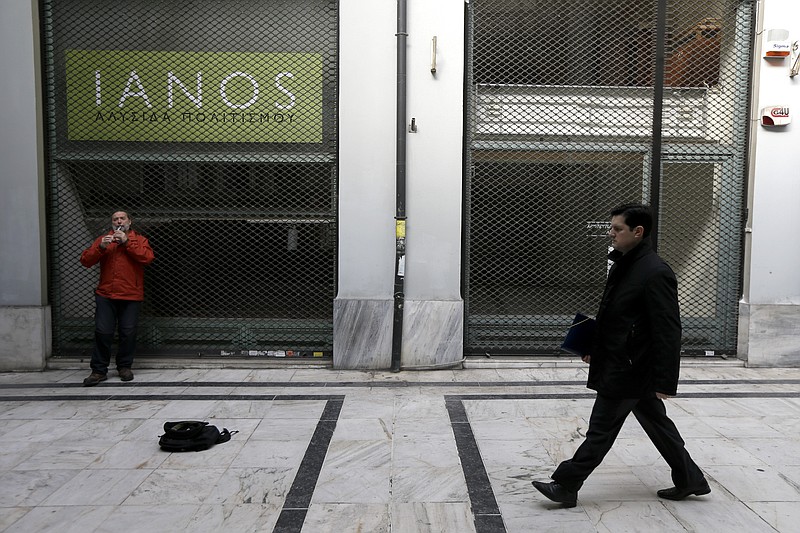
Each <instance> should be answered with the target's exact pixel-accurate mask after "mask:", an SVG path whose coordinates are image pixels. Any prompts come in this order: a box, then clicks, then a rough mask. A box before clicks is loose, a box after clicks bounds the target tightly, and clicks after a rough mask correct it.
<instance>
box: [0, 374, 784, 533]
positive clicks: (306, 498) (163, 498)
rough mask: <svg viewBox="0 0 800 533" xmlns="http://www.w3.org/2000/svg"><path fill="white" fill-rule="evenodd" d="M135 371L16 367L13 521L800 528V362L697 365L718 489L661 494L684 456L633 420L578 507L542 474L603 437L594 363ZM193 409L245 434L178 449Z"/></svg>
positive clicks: (66, 527) (227, 526)
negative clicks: (552, 494) (88, 380)
mask: <svg viewBox="0 0 800 533" xmlns="http://www.w3.org/2000/svg"><path fill="white" fill-rule="evenodd" d="M135 370H136V379H135V380H134V381H133V382H129V383H123V382H120V381H119V379H118V378H117V377H116V376H115V375H111V376H110V378H109V380H108V381H106V382H104V383H101V384H100V385H98V386H96V387H91V388H84V387H82V386H81V380H82V379H83V378H84V377H85V376H86V375H88V371H77V370H51V371H46V372H43V373H5V374H0V435H2V445H0V531H14V532H17V531H18V532H25V533H29V532H49V531H52V532H58V533H64V532H70V531H75V532H82V533H85V532H104V531H109V532H111V531H113V532H120V531H122V532H126V533H131V532H146V533H154V532H162V531H163V532H172V531H176V532H178V531H192V532H218V531H233V532H237V533H239V532H249V531H254V532H255V531H276V532H308V533H324V532H335V533H342V532H359V533H367V532H396V533H406V532H431V533H440V532H454V533H465V532H473V531H475V532H478V533H482V532H490V533H491V532H503V531H506V532H526V533H527V532H533V531H536V532H546V531H553V532H556V531H558V532H561V531H569V532H570V533H579V532H614V533H619V532H628V531H650V532H652V531H669V532H672V531H697V532H716V531H725V532H747V533H754V532H762V531H764V532H767V531H769V532H774V531H780V532H796V531H800V526H798V524H800V369H748V368H744V367H742V366H741V365H740V364H732V365H727V366H715V365H706V364H703V363H702V362H701V363H694V364H688V365H684V368H683V371H682V381H681V385H680V388H679V396H678V397H677V398H674V399H672V400H670V401H669V402H668V412H669V414H670V416H672V418H673V419H674V420H675V422H676V424H677V426H678V428H679V429H680V430H681V432H682V434H683V437H684V438H685V440H686V441H687V448H688V449H689V451H690V453H691V454H692V456H693V457H694V459H695V461H696V462H697V463H698V464H699V465H700V466H701V468H702V469H703V470H704V472H705V473H706V476H707V478H708V480H709V483H710V485H711V489H712V492H711V494H710V495H708V496H703V497H692V498H689V499H687V500H685V501H682V502H671V501H665V500H660V499H659V498H658V497H657V496H656V494H655V492H656V490H657V489H659V488H664V487H668V486H670V485H671V482H670V475H669V469H668V468H667V466H666V465H665V463H664V462H663V460H662V459H661V458H660V456H659V455H658V453H657V452H656V450H655V448H654V446H653V445H652V444H651V443H650V441H649V440H648V439H647V438H646V437H645V435H644V433H643V432H642V430H641V429H640V428H639V426H638V425H637V424H636V421H635V420H634V419H633V418H632V417H631V418H630V419H629V420H628V422H627V423H626V425H625V427H624V428H623V430H622V433H621V434H620V437H619V439H618V440H617V442H616V444H615V446H614V448H613V449H612V451H611V453H610V454H609V455H608V457H606V460H605V461H604V463H603V464H602V465H601V466H600V467H599V468H598V469H597V470H596V471H595V473H594V474H593V475H592V476H591V477H590V478H589V480H588V481H587V482H586V484H585V485H584V487H583V490H581V492H580V494H579V501H578V506H577V507H575V508H572V509H564V508H562V507H560V506H559V505H557V504H553V503H551V502H549V501H547V500H544V499H543V498H542V497H541V496H540V495H539V494H538V493H537V492H536V491H535V490H534V489H533V487H532V486H531V484H530V481H531V480H533V479H541V480H546V479H547V478H548V476H549V474H550V473H551V472H552V470H553V468H554V467H555V465H556V464H558V463H559V462H560V461H561V460H563V459H565V458H567V457H570V456H571V454H572V453H573V451H574V450H575V448H576V447H577V445H578V444H579V443H580V441H581V439H582V438H583V435H584V434H585V431H586V427H587V417H588V415H589V411H590V408H591V405H592V393H591V391H588V390H587V389H586V388H585V387H584V383H585V379H586V369H585V367H584V366H581V365H579V364H575V365H552V366H549V367H548V366H541V367H539V368H503V367H502V366H501V367H499V368H473V369H463V370H441V371H435V372H408V371H404V372H400V373H396V374H393V373H390V372H361V371H336V370H330V369H302V368H296V369H293V368H281V369H249V370H248V369H184V370H160V369H135ZM191 419H199V420H206V421H209V422H210V423H211V424H214V425H216V426H217V427H219V428H220V429H221V428H228V429H229V430H232V431H233V430H235V431H237V433H235V434H234V435H233V437H232V439H231V440H230V441H229V442H226V443H223V444H218V445H216V446H214V447H213V448H211V449H209V450H206V451H202V452H188V453H167V452H163V451H161V450H160V449H159V447H158V437H159V435H160V434H161V433H162V432H163V431H162V426H163V424H164V422H166V421H174V420H191Z"/></svg>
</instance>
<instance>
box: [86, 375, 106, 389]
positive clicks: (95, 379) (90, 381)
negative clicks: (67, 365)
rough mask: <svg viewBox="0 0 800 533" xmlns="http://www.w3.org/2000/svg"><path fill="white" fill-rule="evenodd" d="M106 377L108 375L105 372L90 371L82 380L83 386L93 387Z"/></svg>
mask: <svg viewBox="0 0 800 533" xmlns="http://www.w3.org/2000/svg"><path fill="white" fill-rule="evenodd" d="M107 379H108V376H106V375H105V374H100V373H99V372H92V373H91V374H89V377H88V378H86V379H84V380H83V386H84V387H94V386H95V385H97V384H98V383H100V382H101V381H105V380H107Z"/></svg>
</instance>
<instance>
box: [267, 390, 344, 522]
mask: <svg viewBox="0 0 800 533" xmlns="http://www.w3.org/2000/svg"><path fill="white" fill-rule="evenodd" d="M343 404H344V398H333V399H330V400H328V401H327V402H326V403H325V409H323V411H322V415H321V416H320V419H319V422H317V428H316V429H315V430H314V434H313V435H312V436H311V442H309V444H308V448H306V453H305V455H304V456H303V460H302V461H301V462H300V467H299V468H298V469H297V474H296V475H295V476H294V482H292V486H291V488H290V489H289V492H288V494H287V495H286V500H284V502H283V509H282V510H281V514H280V516H279V517H278V522H277V524H276V525H275V529H274V530H273V531H274V532H276V533H300V530H301V529H302V528H303V522H304V521H305V516H306V513H307V512H308V507H309V505H311V497H312V496H313V495H314V489H315V488H316V486H317V481H318V480H319V474H320V472H321V471H322V463H323V462H324V461H325V455H327V453H328V446H329V445H330V443H331V437H333V432H334V430H335V429H336V423H337V421H338V420H339V413H341V411H342V405H343Z"/></svg>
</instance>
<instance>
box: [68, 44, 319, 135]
mask: <svg viewBox="0 0 800 533" xmlns="http://www.w3.org/2000/svg"><path fill="white" fill-rule="evenodd" d="M66 75H67V136H68V138H69V139H70V140H73V141H159V142H280V143H320V142H322V56H321V55H320V54H311V53H249V52H248V53H240V52H181V51H172V52H161V51H133V50H68V51H67V52H66Z"/></svg>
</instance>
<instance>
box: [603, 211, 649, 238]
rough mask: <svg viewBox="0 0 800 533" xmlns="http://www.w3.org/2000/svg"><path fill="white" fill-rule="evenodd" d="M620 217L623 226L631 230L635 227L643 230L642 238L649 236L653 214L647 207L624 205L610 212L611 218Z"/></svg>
mask: <svg viewBox="0 0 800 533" xmlns="http://www.w3.org/2000/svg"><path fill="white" fill-rule="evenodd" d="M618 215H622V218H623V219H625V224H626V225H627V226H628V227H629V228H631V229H633V228H635V227H636V226H641V227H642V228H644V234H643V235H642V237H647V236H649V235H650V230H651V229H653V212H652V211H651V210H650V207H649V206H646V205H643V204H624V205H621V206H619V207H616V208H614V209H612V210H611V216H612V217H615V216H618Z"/></svg>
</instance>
